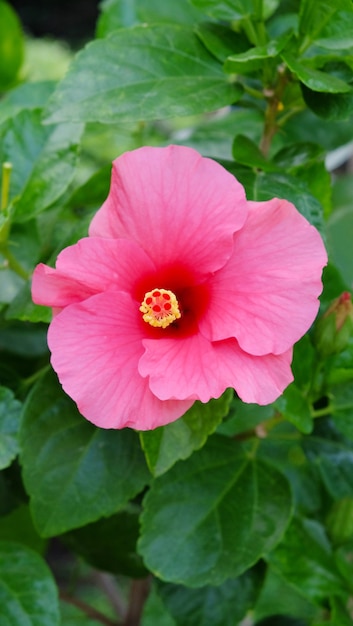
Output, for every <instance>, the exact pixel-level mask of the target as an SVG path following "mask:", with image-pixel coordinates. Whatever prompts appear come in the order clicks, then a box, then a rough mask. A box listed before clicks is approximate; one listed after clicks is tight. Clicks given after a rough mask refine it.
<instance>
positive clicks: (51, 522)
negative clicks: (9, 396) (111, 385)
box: [21, 372, 149, 537]
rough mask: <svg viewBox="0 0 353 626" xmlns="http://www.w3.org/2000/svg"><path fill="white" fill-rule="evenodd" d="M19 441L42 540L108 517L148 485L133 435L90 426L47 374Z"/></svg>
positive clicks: (38, 387)
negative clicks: (43, 537) (20, 441)
mask: <svg viewBox="0 0 353 626" xmlns="http://www.w3.org/2000/svg"><path fill="white" fill-rule="evenodd" d="M21 440H22V444H21V446H22V452H21V463H22V466H23V479H24V483H25V487H26V489H27V491H28V493H29V495H30V499H31V500H30V501H31V510H32V514H33V519H34V522H35V525H36V527H37V529H38V531H39V532H40V534H41V535H42V536H45V537H48V536H52V535H56V534H60V533H63V532H65V531H68V530H70V529H72V528H77V527H79V526H84V525H85V524H88V523H89V522H93V521H95V520H97V519H99V518H100V517H102V516H108V515H112V514H113V513H115V512H116V511H117V510H119V509H120V508H122V507H123V506H125V505H126V503H127V502H128V500H130V498H133V497H134V496H135V495H136V494H137V493H139V492H140V491H141V490H142V489H143V487H144V486H145V485H146V483H147V482H148V480H149V474H148V471H147V468H146V465H145V461H144V458H143V454H142V452H141V450H140V447H139V443H138V438H137V436H136V435H135V433H133V432H132V431H131V430H128V429H126V430H118V431H117V430H103V429H98V428H95V427H94V426H92V425H91V424H89V423H88V422H87V421H86V420H85V419H84V418H83V417H81V416H80V415H79V413H78V411H77V409H76V407H75V405H74V404H73V402H72V401H71V400H70V399H69V398H68V396H66V395H65V394H64V393H63V392H62V391H61V389H60V385H59V384H58V382H57V380H56V378H55V377H54V375H53V374H52V373H51V372H50V373H49V375H47V376H45V377H44V378H43V379H42V380H41V381H40V382H39V383H38V384H37V385H36V386H35V387H34V389H33V392H32V393H31V395H30V396H29V398H28V401H27V402H26V405H25V407H24V415H23V422H22V428H21Z"/></svg>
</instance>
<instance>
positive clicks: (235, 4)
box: [191, 0, 253, 22]
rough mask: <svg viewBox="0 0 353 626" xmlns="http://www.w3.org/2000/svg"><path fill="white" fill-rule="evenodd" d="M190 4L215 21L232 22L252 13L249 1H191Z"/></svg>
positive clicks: (251, 5) (251, 4)
mask: <svg viewBox="0 0 353 626" xmlns="http://www.w3.org/2000/svg"><path fill="white" fill-rule="evenodd" d="M191 2H192V4H193V5H194V6H195V7H197V8H198V9H201V10H202V11H204V12H205V13H206V14H207V15H210V16H211V17H214V18H215V19H217V20H226V21H230V22H231V21H233V20H239V19H242V18H244V17H249V16H250V15H251V14H252V13H253V3H252V2H251V0H191Z"/></svg>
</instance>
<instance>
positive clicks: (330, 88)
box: [281, 52, 352, 94]
mask: <svg viewBox="0 0 353 626" xmlns="http://www.w3.org/2000/svg"><path fill="white" fill-rule="evenodd" d="M281 56H282V58H283V61H284V62H285V63H286V65H287V66H288V67H289V69H290V70H291V72H293V74H295V76H296V77H297V78H298V80H300V82H301V83H303V84H304V85H305V86H306V87H309V89H311V90H312V91H317V92H319V93H330V94H332V93H348V92H350V91H351V90H352V89H351V87H350V85H348V84H347V83H346V82H345V81H344V80H341V79H340V78H337V77H336V76H334V75H333V74H329V73H327V72H323V71H321V70H316V69H314V68H312V67H310V65H307V64H305V61H304V60H300V61H298V60H297V59H296V58H295V57H294V56H293V55H292V54H290V53H289V52H282V54H281Z"/></svg>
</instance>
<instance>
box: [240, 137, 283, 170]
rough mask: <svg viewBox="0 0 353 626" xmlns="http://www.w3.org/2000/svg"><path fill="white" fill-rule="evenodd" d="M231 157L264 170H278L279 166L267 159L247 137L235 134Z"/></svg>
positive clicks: (243, 163)
mask: <svg viewBox="0 0 353 626" xmlns="http://www.w3.org/2000/svg"><path fill="white" fill-rule="evenodd" d="M233 157H234V160H235V161H237V163H241V164H242V165H247V166H248V167H253V168H257V169H261V170H263V171H264V172H273V171H278V170H279V168H278V167H277V166H276V165H275V164H274V163H272V162H271V161H268V160H267V159H266V158H265V157H264V155H263V154H262V152H261V150H260V148H259V147H258V146H257V145H256V143H254V142H253V141H252V140H251V139H249V137H246V136H245V135H236V136H235V137H234V142H233Z"/></svg>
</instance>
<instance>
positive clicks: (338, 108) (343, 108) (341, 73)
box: [302, 61, 353, 120]
mask: <svg viewBox="0 0 353 626" xmlns="http://www.w3.org/2000/svg"><path fill="white" fill-rule="evenodd" d="M322 70H324V71H325V72H329V74H330V76H333V77H334V78H338V79H339V80H343V81H345V82H346V83H347V84H348V85H349V86H350V87H351V90H350V91H349V92H348V93H323V94H320V97H319V98H318V97H317V93H316V92H315V91H312V89H310V88H309V87H307V86H305V85H302V93H303V98H304V100H305V103H306V104H307V106H308V107H309V108H310V109H311V110H312V111H314V113H315V114H316V115H318V116H319V117H321V118H323V119H328V120H345V119H349V118H350V116H351V114H352V112H353V88H352V86H353V71H352V69H351V67H350V66H349V65H348V64H347V63H345V62H342V61H340V62H338V61H336V62H330V63H326V64H325V65H324V66H323V67H322Z"/></svg>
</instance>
